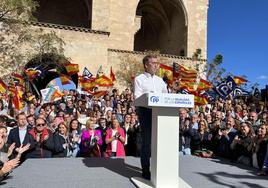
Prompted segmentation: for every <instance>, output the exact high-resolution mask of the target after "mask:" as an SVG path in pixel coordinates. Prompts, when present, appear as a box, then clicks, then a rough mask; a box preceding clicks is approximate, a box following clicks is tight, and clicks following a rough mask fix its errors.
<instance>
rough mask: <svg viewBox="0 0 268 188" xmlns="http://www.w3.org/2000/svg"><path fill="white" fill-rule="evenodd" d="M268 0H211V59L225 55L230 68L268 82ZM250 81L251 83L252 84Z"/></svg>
mask: <svg viewBox="0 0 268 188" xmlns="http://www.w3.org/2000/svg"><path fill="white" fill-rule="evenodd" d="M267 7H268V0H256V1H253V0H210V1H209V10H208V51H207V52H208V57H207V58H208V61H209V62H210V61H211V60H212V59H213V58H214V57H215V55H216V54H219V53H220V54H221V55H223V64H222V66H221V67H223V68H225V69H226V70H227V72H231V73H232V74H234V75H236V76H240V75H246V76H247V78H248V80H249V81H251V83H255V82H257V83H259V84H260V88H264V87H265V85H266V84H267V85H268V68H267V67H268V64H267V63H268V62H267V57H268V11H267ZM251 83H249V84H251Z"/></svg>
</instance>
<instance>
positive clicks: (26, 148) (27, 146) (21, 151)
mask: <svg viewBox="0 0 268 188" xmlns="http://www.w3.org/2000/svg"><path fill="white" fill-rule="evenodd" d="M30 146H31V144H29V143H28V144H26V145H25V146H23V145H21V146H20V147H19V148H16V152H17V153H18V155H17V157H16V158H20V157H21V155H22V154H23V153H24V152H25V151H27V150H28V149H30Z"/></svg>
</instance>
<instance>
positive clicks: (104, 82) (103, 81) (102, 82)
mask: <svg viewBox="0 0 268 188" xmlns="http://www.w3.org/2000/svg"><path fill="white" fill-rule="evenodd" d="M95 83H96V85H98V86H102V87H111V86H113V85H114V84H113V81H112V80H111V79H110V78H108V77H107V76H105V75H102V76H100V77H98V78H96V80H95Z"/></svg>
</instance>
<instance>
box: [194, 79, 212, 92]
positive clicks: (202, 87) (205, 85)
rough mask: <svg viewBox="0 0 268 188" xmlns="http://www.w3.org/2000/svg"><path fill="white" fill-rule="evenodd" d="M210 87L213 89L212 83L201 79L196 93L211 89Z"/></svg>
mask: <svg viewBox="0 0 268 188" xmlns="http://www.w3.org/2000/svg"><path fill="white" fill-rule="evenodd" d="M212 87H213V85H212V83H210V82H209V81H207V80H204V79H202V78H201V79H200V82H199V84H198V86H197V89H196V90H197V91H201V90H208V89H211V88H212Z"/></svg>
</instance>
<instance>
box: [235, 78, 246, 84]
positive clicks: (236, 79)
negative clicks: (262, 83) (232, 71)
mask: <svg viewBox="0 0 268 188" xmlns="http://www.w3.org/2000/svg"><path fill="white" fill-rule="evenodd" d="M234 81H235V83H236V85H241V84H244V83H246V82H247V80H246V79H245V78H242V77H240V76H234Z"/></svg>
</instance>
